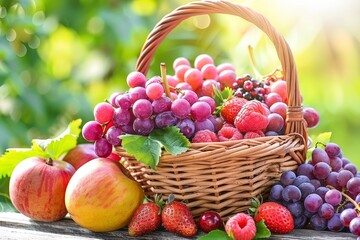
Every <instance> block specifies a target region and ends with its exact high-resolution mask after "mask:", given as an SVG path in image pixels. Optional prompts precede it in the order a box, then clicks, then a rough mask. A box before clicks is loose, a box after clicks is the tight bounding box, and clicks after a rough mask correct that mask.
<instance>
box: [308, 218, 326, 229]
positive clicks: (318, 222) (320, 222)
mask: <svg viewBox="0 0 360 240" xmlns="http://www.w3.org/2000/svg"><path fill="white" fill-rule="evenodd" d="M310 226H311V228H312V229H314V230H317V231H322V230H325V229H326V227H327V220H326V219H325V218H322V217H320V216H319V215H318V214H314V215H313V216H312V217H311V218H310Z"/></svg>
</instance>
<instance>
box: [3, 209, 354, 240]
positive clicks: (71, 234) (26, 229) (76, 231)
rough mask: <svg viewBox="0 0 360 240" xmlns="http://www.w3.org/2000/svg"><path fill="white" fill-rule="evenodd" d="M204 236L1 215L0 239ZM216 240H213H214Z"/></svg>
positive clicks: (320, 235)
mask: <svg viewBox="0 0 360 240" xmlns="http://www.w3.org/2000/svg"><path fill="white" fill-rule="evenodd" d="M202 235H204V233H203V232H200V231H199V233H198V234H197V235H196V236H195V237H194V238H183V237H179V236H177V235H174V234H172V233H169V232H166V231H164V230H159V231H156V232H154V233H151V234H146V235H144V236H141V237H130V236H129V235H128V233H127V229H126V228H124V229H121V230H118V231H113V232H106V233H94V232H91V231H89V230H87V229H85V228H82V227H80V226H79V225H77V224H76V223H75V222H74V221H73V220H71V219H70V218H65V219H63V220H61V221H58V222H54V223H42V222H35V221H32V220H30V219H29V218H27V217H25V216H24V215H22V214H19V213H0V239H16V240H22V239H24V240H25V239H26V240H28V239H36V240H43V239H59V240H62V239H64V240H67V239H77V240H82V239H142V240H143V239H144V240H186V239H197V238H198V237H200V236H202ZM269 239H278V240H291V239H313V240H324V239H325V240H345V239H349V240H350V239H352V240H354V239H356V237H355V236H354V235H353V234H351V233H334V232H326V231H313V230H307V229H296V230H294V231H293V232H292V233H291V234H286V235H279V234H274V235H272V236H271V237H270V238H269ZM214 240H216V239H214Z"/></svg>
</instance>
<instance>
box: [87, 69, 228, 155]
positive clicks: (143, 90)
mask: <svg viewBox="0 0 360 240" xmlns="http://www.w3.org/2000/svg"><path fill="white" fill-rule="evenodd" d="M172 80H173V79H171V76H169V79H168V81H169V84H170V85H174V84H173V83H171V81H172ZM127 84H128V86H129V90H128V91H126V92H122V93H121V92H116V93H113V94H112V95H111V96H110V98H109V99H108V100H107V101H105V102H101V103H98V104H97V105H96V106H95V107H94V120H92V121H89V122H87V123H85V125H84V126H83V129H82V135H83V137H84V139H85V140H87V141H89V142H94V147H95V152H96V154H97V155H98V156H99V157H107V156H109V155H110V154H111V152H112V148H113V146H120V145H121V139H120V138H119V136H120V135H123V134H136V135H142V136H147V135H149V134H150V133H151V132H152V131H153V130H154V129H155V128H164V127H169V126H176V127H178V128H179V129H180V132H181V133H183V134H184V136H186V137H187V138H188V139H191V138H192V137H193V136H194V134H195V133H196V132H197V131H200V130H203V129H208V130H210V131H212V132H215V131H217V130H218V129H219V127H220V126H221V124H222V121H221V120H220V119H219V118H217V117H216V116H215V115H213V114H212V113H213V112H214V111H215V108H216V103H215V100H214V99H213V98H212V97H210V96H206V95H204V96H201V97H199V96H198V95H197V93H196V92H195V91H193V90H191V89H183V90H177V89H174V88H172V89H171V92H170V90H169V88H168V90H169V91H168V92H167V93H166V91H167V89H166V86H165V84H164V83H163V81H162V78H161V77H160V76H155V77H152V78H150V79H149V80H147V79H146V77H145V76H144V74H142V73H140V72H132V73H130V74H129V75H128V76H127Z"/></svg>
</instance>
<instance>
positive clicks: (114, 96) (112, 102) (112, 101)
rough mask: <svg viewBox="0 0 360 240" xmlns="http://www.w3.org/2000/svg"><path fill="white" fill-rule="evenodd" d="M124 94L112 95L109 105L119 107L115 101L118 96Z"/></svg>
mask: <svg viewBox="0 0 360 240" xmlns="http://www.w3.org/2000/svg"><path fill="white" fill-rule="evenodd" d="M121 94H122V93H121V92H114V93H112V94H111V95H110V97H109V103H110V104H111V105H112V106H113V107H118V106H117V104H116V102H115V99H116V98H117V96H119V95H121Z"/></svg>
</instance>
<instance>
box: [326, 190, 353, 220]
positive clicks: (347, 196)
mask: <svg viewBox="0 0 360 240" xmlns="http://www.w3.org/2000/svg"><path fill="white" fill-rule="evenodd" d="M326 187H328V188H331V189H335V188H334V187H333V186H330V185H327V186H326ZM341 195H343V196H344V197H345V198H346V200H347V201H349V202H351V203H352V204H353V205H354V206H355V209H356V211H357V212H358V213H360V206H359V204H358V203H357V202H355V201H354V200H353V199H352V198H351V197H350V196H349V195H347V194H346V193H344V192H343V191H341Z"/></svg>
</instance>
